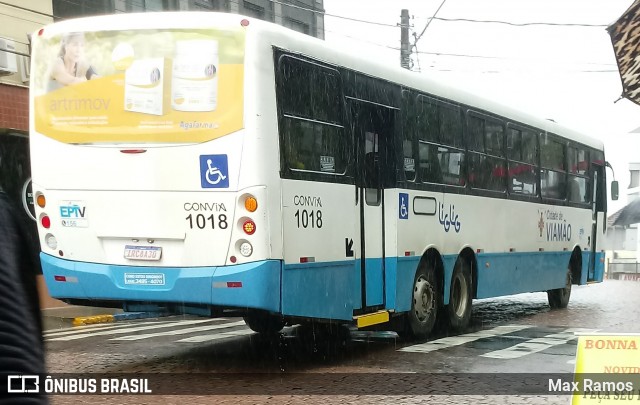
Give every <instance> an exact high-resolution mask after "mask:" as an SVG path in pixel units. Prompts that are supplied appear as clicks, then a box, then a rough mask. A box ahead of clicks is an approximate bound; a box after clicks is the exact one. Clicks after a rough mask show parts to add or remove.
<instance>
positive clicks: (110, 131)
mask: <svg viewBox="0 0 640 405" xmlns="http://www.w3.org/2000/svg"><path fill="white" fill-rule="evenodd" d="M124 79H125V77H124V74H123V73H121V74H116V75H111V76H107V77H101V78H98V79H94V80H90V81H87V82H84V83H81V84H76V85H73V86H67V87H63V88H61V89H58V90H55V91H52V92H49V93H47V94H44V95H42V96H39V97H36V98H35V101H34V107H35V129H36V131H38V132H39V133H42V134H43V135H46V136H48V137H50V138H53V139H56V140H58V141H60V142H65V143H114V142H123V143H185V142H186V143H192V142H193V143H199V142H205V141H208V140H212V139H215V138H219V137H221V136H224V135H227V134H229V133H232V132H235V131H237V130H239V129H241V128H242V127H243V97H242V94H243V84H244V65H242V64H233V65H220V66H219V75H218V89H217V99H218V102H217V106H216V109H215V110H214V111H206V112H199V111H176V110H173V109H171V108H170V106H169V107H168V108H166V110H167V111H166V112H164V113H163V114H162V115H154V114H145V113H140V112H132V111H126V109H125V99H124V94H125V81H124ZM164 85H165V88H164V89H163V92H164V97H167V96H168V95H169V94H170V92H171V89H170V82H169V83H165V84H164Z"/></svg>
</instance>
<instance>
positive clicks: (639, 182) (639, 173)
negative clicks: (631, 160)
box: [629, 170, 640, 188]
mask: <svg viewBox="0 0 640 405" xmlns="http://www.w3.org/2000/svg"><path fill="white" fill-rule="evenodd" d="M629 177H630V181H629V188H634V187H640V170H631V171H630V172H629Z"/></svg>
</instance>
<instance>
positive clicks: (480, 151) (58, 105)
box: [30, 12, 607, 338]
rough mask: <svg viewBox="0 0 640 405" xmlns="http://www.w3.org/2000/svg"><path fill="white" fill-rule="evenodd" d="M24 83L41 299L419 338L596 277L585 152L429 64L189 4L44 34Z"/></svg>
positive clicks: (588, 143)
mask: <svg viewBox="0 0 640 405" xmlns="http://www.w3.org/2000/svg"><path fill="white" fill-rule="evenodd" d="M31 72H32V73H31V75H32V81H31V83H32V84H31V92H30V93H31V105H30V107H31V140H30V142H31V161H32V172H33V173H32V176H33V191H34V196H35V200H36V205H37V207H36V217H37V219H38V227H39V235H40V243H41V246H42V253H41V259H42V265H43V270H44V275H45V279H46V282H47V285H48V288H49V290H50V292H51V295H52V296H53V297H56V298H59V299H63V300H65V301H67V302H70V303H75V304H83V305H94V306H96V305H99V306H116V307H122V308H124V309H125V310H136V309H141V308H150V307H151V308H155V307H161V308H166V309H168V310H171V311H177V312H184V313H194V314H201V315H208V316H216V315H219V314H221V313H223V311H226V310H234V311H237V312H238V313H240V314H242V315H243V316H244V317H245V320H246V322H247V324H248V325H249V326H250V327H251V328H252V329H254V330H256V331H260V332H268V331H276V330H279V329H281V328H282V327H283V325H286V324H299V323H305V322H319V323H323V322H328V323H336V322H337V323H344V324H347V323H351V324H354V325H356V326H358V327H370V326H374V325H376V327H379V326H380V325H383V326H384V324H387V325H390V324H391V323H393V324H394V325H395V324H396V323H395V320H402V321H403V322H399V323H398V324H397V325H403V326H401V328H402V330H403V331H407V332H409V333H410V334H412V335H414V336H417V337H420V338H424V337H426V336H428V335H429V334H430V332H431V331H432V328H433V326H434V323H435V321H436V319H438V318H441V317H442V318H441V319H442V320H444V321H446V322H447V323H448V324H449V325H450V327H451V328H452V329H455V330H461V329H463V328H465V326H466V325H467V324H468V322H469V319H470V314H471V305H472V300H473V299H479V298H488V297H497V296H504V295H510V294H516V293H524V292H534V291H543V292H544V291H546V292H547V293H548V297H549V304H550V305H551V306H552V307H557V308H563V307H566V306H567V304H568V301H569V297H570V293H571V286H572V285H574V284H579V285H583V284H587V283H592V282H600V281H602V279H603V267H604V264H603V263H604V253H603V251H602V250H601V247H600V246H601V241H602V235H603V232H604V229H605V213H606V205H607V204H606V202H607V192H606V181H605V157H604V152H603V144H602V142H600V141H598V140H594V139H591V138H588V137H586V136H583V135H582V134H581V133H578V132H575V131H572V130H570V129H568V128H565V127H563V126H560V125H558V124H556V123H555V122H552V121H550V120H546V119H539V118H535V117H533V116H530V115H528V114H526V113H523V112H518V111H515V110H513V109H511V108H508V107H506V106H502V105H499V104H497V103H494V102H491V101H490V100H488V99H485V98H482V97H479V96H476V95H472V94H470V93H468V92H465V91H464V89H456V88H452V87H451V86H450V85H445V84H443V83H441V82H439V81H437V80H435V79H433V78H430V76H429V75H427V74H415V73H411V72H408V71H406V70H403V69H400V68H396V67H392V66H389V64H383V63H379V62H378V61H376V60H374V58H363V57H360V56H359V55H358V54H357V52H354V51H353V50H350V49H344V50H341V49H338V48H337V47H336V45H335V44H326V43H325V42H323V41H321V40H318V39H315V38H311V37H308V36H305V35H302V34H298V33H295V32H293V31H291V30H288V29H286V28H283V27H280V26H277V25H274V24H270V23H265V22H263V21H259V20H254V19H249V18H244V17H241V16H238V15H233V14H218V13H188V12H181V13H148V14H144V16H141V15H135V14H118V15H114V16H100V17H90V18H83V19H76V20H68V21H62V22H58V23H55V24H53V25H50V26H47V27H45V28H43V29H42V30H40V31H38V32H37V33H35V34H34V35H33V47H32V71H31ZM391 321H393V322H391ZM388 322H391V323H388Z"/></svg>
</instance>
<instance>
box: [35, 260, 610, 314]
mask: <svg viewBox="0 0 640 405" xmlns="http://www.w3.org/2000/svg"><path fill="white" fill-rule="evenodd" d="M570 257H571V252H569V251H565V252H527V253H515V252H513V253H499V254H495V253H494V254H478V255H477V260H478V291H477V297H478V298H491V297H497V296H503V295H510V294H516V293H522V292H530V291H545V290H548V289H553V288H561V287H562V286H564V283H565V275H566V272H565V269H566V267H567V264H568V263H569V259H570ZM41 258H42V265H43V272H44V276H45V280H46V281H47V286H48V287H49V290H50V293H51V295H52V296H53V297H55V298H77V299H96V300H101V299H104V300H122V301H154V302H163V301H166V302H180V303H194V304H212V305H219V306H223V307H240V308H247V307H248V308H260V309H265V310H269V311H273V312H279V311H282V314H283V315H290V316H299V317H310V318H325V319H338V320H346V321H349V320H352V317H353V310H355V309H360V308H361V306H362V292H361V283H360V260H345V261H336V262H328V263H296V264H285V265H284V267H283V268H282V271H281V266H282V262H281V261H279V260H267V261H260V262H255V263H248V264H240V265H234V266H220V267H195V268H188V267H185V268H180V267H171V268H167V267H132V266H115V265H105V264H95V263H83V262H74V261H69V260H64V259H60V258H55V257H52V256H49V255H47V254H44V253H42V254H41ZM456 258H457V255H446V256H444V257H443V260H444V267H445V275H444V278H445V283H444V288H443V290H444V293H445V297H444V304H448V302H449V289H450V280H451V276H452V273H453V267H454V265H455V260H456ZM589 258H590V252H589V251H584V252H582V276H581V279H580V284H585V283H586V282H587V276H588V274H587V269H588V265H589ZM603 258H604V253H602V252H599V253H596V257H595V261H596V270H595V272H594V277H593V279H594V281H602V278H603V275H604V264H603V260H602V259H603ZM601 260H602V261H601ZM419 262H420V257H419V256H411V257H387V258H385V273H386V274H385V280H384V297H383V295H382V291H383V288H382V275H381V274H382V273H380V272H377V271H376V270H377V268H379V267H380V264H381V259H377V260H376V259H371V260H368V261H367V263H368V264H369V265H371V268H372V269H374V270H372V271H371V272H368V273H367V283H366V286H365V287H366V288H367V297H368V299H367V304H371V303H372V302H374V303H382V299H383V298H384V303H385V308H386V309H389V310H395V311H396V312H405V311H409V310H410V309H411V297H412V289H413V281H414V277H415V272H416V269H417V267H418V264H419ZM376 266H377V267H376ZM125 273H131V274H133V275H134V276H135V275H144V274H162V275H163V276H162V277H163V278H162V279H163V282H164V285H134V284H125V282H124V280H125ZM55 276H63V277H66V278H67V279H68V281H67V282H61V281H56V280H55ZM74 278H75V280H74ZM240 285H241V287H240Z"/></svg>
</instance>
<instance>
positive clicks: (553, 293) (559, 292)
mask: <svg viewBox="0 0 640 405" xmlns="http://www.w3.org/2000/svg"><path fill="white" fill-rule="evenodd" d="M572 282H573V280H572V277H571V268H569V270H567V282H566V284H565V286H564V288H556V289H555V290H549V291H547V298H548V299H549V306H550V307H551V308H552V309H559V308H566V307H567V305H569V298H570V297H571V284H572Z"/></svg>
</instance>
